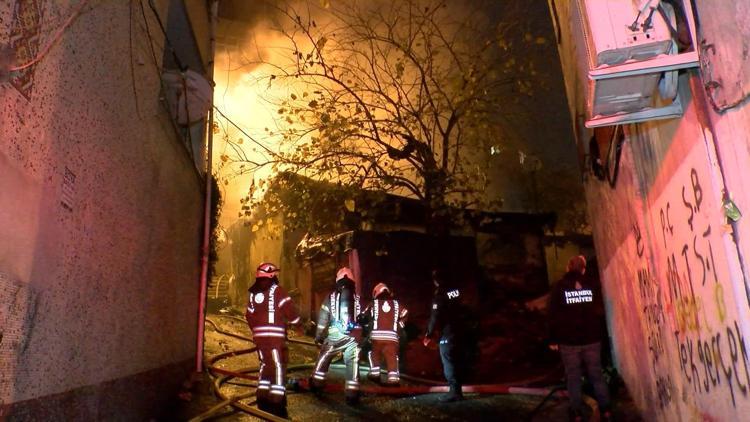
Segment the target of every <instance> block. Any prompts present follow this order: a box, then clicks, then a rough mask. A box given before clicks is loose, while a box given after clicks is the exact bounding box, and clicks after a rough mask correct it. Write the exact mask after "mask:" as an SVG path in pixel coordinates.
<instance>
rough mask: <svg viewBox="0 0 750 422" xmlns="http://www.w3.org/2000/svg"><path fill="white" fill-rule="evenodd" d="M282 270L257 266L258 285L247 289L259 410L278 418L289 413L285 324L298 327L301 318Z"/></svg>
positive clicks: (247, 316) (247, 315) (266, 265)
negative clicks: (257, 363)
mask: <svg viewBox="0 0 750 422" xmlns="http://www.w3.org/2000/svg"><path fill="white" fill-rule="evenodd" d="M278 273H279V268H277V267H276V266H275V265H274V264H271V263H269V262H264V263H262V264H260V265H259V266H258V269H257V270H256V272H255V283H254V284H253V285H252V287H250V289H248V302H247V311H246V312H245V319H247V323H248V325H250V329H251V330H252V332H253V341H254V342H255V345H256V346H257V348H258V360H259V361H260V371H259V375H258V389H257V390H256V399H257V403H258V408H259V409H260V410H264V411H267V412H270V413H273V414H275V415H277V416H281V417H287V411H286V379H285V377H286V364H287V347H286V323H289V324H292V325H299V323H300V321H301V318H300V316H299V314H298V313H297V309H296V308H295V306H294V303H293V302H292V299H291V298H290V297H289V295H288V294H287V292H286V291H285V290H284V288H283V287H281V286H279V279H278V277H277V276H278Z"/></svg>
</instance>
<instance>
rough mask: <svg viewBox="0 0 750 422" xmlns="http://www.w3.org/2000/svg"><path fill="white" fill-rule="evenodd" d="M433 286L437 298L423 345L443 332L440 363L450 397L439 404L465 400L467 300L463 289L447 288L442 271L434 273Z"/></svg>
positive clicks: (429, 343) (433, 302)
mask: <svg viewBox="0 0 750 422" xmlns="http://www.w3.org/2000/svg"><path fill="white" fill-rule="evenodd" d="M432 282H433V284H434V285H435V294H434V296H433V299H432V313H431V314H430V322H429V323H428V325H427V332H426V333H425V336H424V340H423V344H424V345H425V347H429V346H430V345H431V343H432V342H433V341H434V339H433V337H434V336H436V333H437V332H438V331H439V332H440V360H441V361H442V362H443V374H444V375H445V379H446V381H448V386H449V388H450V391H449V392H448V394H447V395H445V396H443V397H441V398H440V401H441V402H452V401H458V400H463V398H464V396H463V392H462V390H461V384H462V379H463V377H464V367H465V365H464V364H465V362H464V361H465V359H466V356H465V353H464V348H463V343H464V340H465V337H466V336H465V334H466V327H465V322H464V320H465V318H466V317H467V312H466V305H465V304H464V296H463V293H462V291H461V289H458V288H453V287H450V286H448V285H447V283H446V281H445V280H444V277H443V274H442V272H441V271H440V270H433V271H432Z"/></svg>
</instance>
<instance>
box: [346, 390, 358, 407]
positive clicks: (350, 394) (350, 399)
mask: <svg viewBox="0 0 750 422" xmlns="http://www.w3.org/2000/svg"><path fill="white" fill-rule="evenodd" d="M345 397H346V404H348V405H350V406H356V405H358V404H359V391H355V390H347V391H346V393H345Z"/></svg>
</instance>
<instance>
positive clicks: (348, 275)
mask: <svg viewBox="0 0 750 422" xmlns="http://www.w3.org/2000/svg"><path fill="white" fill-rule="evenodd" d="M344 277H346V278H348V279H349V280H351V281H354V273H352V270H350V269H349V268H348V267H341V269H340V270H339V272H337V273H336V281H339V280H341V279H342V278H344Z"/></svg>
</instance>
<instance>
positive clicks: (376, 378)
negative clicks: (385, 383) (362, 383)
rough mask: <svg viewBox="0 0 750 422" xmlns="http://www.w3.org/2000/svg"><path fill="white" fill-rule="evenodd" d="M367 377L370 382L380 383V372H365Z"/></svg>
mask: <svg viewBox="0 0 750 422" xmlns="http://www.w3.org/2000/svg"><path fill="white" fill-rule="evenodd" d="M367 379H369V380H370V381H372V382H376V383H378V384H380V374H373V373H369V374H367Z"/></svg>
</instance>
